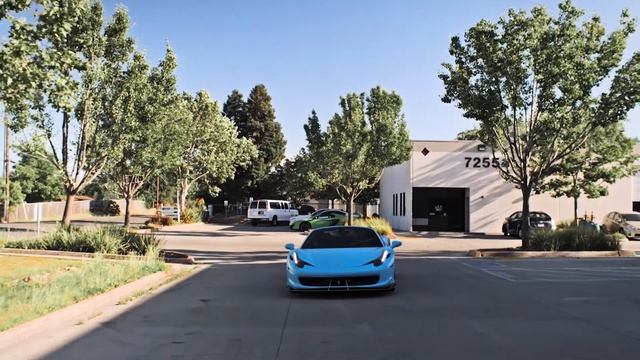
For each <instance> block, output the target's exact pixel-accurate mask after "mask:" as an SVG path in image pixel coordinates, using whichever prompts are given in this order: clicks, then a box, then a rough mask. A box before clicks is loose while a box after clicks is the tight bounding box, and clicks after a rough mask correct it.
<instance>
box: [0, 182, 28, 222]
mask: <svg viewBox="0 0 640 360" xmlns="http://www.w3.org/2000/svg"><path fill="white" fill-rule="evenodd" d="M0 181H2V183H3V184H4V177H0ZM6 197H7V193H6V190H5V188H4V186H3V187H2V190H1V191H0V206H2V207H4V199H5V198H6ZM23 202H24V194H23V193H22V187H21V186H20V183H19V182H16V181H12V182H11V184H10V185H9V209H12V208H13V207H14V206H16V205H20V204H22V203H23ZM3 211H4V210H3ZM3 215H4V214H3ZM3 217H5V216H3ZM5 218H8V217H5Z"/></svg>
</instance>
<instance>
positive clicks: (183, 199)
mask: <svg viewBox="0 0 640 360" xmlns="http://www.w3.org/2000/svg"><path fill="white" fill-rule="evenodd" d="M180 185H181V186H180V190H179V195H180V217H182V215H183V214H184V212H185V210H186V209H187V194H188V193H189V187H190V186H191V185H190V184H189V183H188V182H187V181H183V182H182V184H180Z"/></svg>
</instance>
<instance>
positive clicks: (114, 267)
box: [0, 227, 193, 331]
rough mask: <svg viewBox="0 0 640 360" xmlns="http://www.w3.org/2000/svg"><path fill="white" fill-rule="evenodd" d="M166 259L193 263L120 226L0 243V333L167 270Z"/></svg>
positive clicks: (79, 230) (150, 239)
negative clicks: (166, 251)
mask: <svg viewBox="0 0 640 360" xmlns="http://www.w3.org/2000/svg"><path fill="white" fill-rule="evenodd" d="M166 257H171V258H172V260H175V259H176V258H177V260H178V261H174V262H183V263H184V262H186V263H192V260H193V259H192V258H190V257H188V256H185V255H183V254H178V253H163V252H162V251H159V249H158V240H157V239H156V238H155V237H154V236H153V235H149V234H135V233H129V232H127V231H125V230H123V229H122V228H116V227H107V228H93V229H77V228H76V229H66V230H65V229H60V230H57V231H55V232H53V233H50V234H47V235H45V236H43V237H41V238H38V239H25V240H14V241H7V240H6V239H5V240H3V241H0V331H5V330H7V329H9V328H12V327H14V326H16V325H18V324H21V323H24V322H27V321H29V320H32V319H35V318H37V317H40V316H43V315H45V314H47V313H50V312H53V311H55V310H58V309H61V308H64V307H66V306H69V305H71V304H75V303H78V302H80V301H82V300H84V299H88V298H91V297H93V296H95V295H98V294H102V293H105V292H108V291H109V290H112V289H115V288H118V287H120V286H122V285H124V284H128V283H131V282H134V281H136V280H138V279H142V278H145V277H146V276H148V275H150V274H154V273H158V272H163V271H166V270H167V269H168V265H167V264H166V263H165V260H166ZM167 276H169V274H167ZM160 278H163V277H160Z"/></svg>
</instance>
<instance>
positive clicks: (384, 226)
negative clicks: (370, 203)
mask: <svg viewBox="0 0 640 360" xmlns="http://www.w3.org/2000/svg"><path fill="white" fill-rule="evenodd" d="M353 225H356V226H367V227H370V228H372V229H373V230H375V231H376V232H378V234H380V235H384V236H387V237H395V234H394V233H393V229H392V228H391V224H389V222H388V221H387V220H385V219H383V218H370V219H355V220H354V221H353Z"/></svg>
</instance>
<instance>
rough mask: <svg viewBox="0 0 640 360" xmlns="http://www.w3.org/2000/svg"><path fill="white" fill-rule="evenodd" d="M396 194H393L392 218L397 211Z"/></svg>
mask: <svg viewBox="0 0 640 360" xmlns="http://www.w3.org/2000/svg"><path fill="white" fill-rule="evenodd" d="M396 200H397V199H396V194H393V216H396V211H397V209H398V207H397V204H396Z"/></svg>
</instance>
